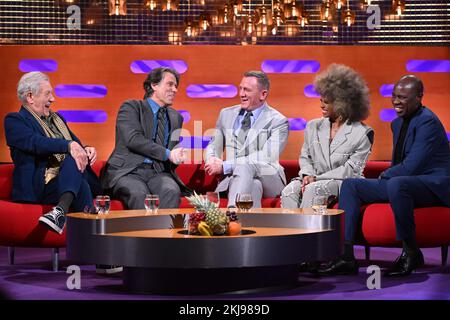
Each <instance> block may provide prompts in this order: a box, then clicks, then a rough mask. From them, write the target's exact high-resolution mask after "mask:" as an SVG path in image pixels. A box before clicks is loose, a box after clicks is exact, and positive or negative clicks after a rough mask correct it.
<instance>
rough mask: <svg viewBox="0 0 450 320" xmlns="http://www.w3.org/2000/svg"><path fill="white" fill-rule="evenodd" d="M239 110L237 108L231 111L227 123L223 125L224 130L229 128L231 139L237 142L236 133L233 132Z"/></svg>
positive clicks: (238, 107) (239, 108)
mask: <svg viewBox="0 0 450 320" xmlns="http://www.w3.org/2000/svg"><path fill="white" fill-rule="evenodd" d="M240 110H241V107H240V106H237V107H236V108H234V109H232V110H231V112H230V116H229V117H228V119H226V120H225V121H226V122H228V121H229V123H225V128H231V129H232V130H231V131H232V135H233V139H234V140H235V141H236V142H237V133H239V131H238V132H234V124H235V123H236V120H237V117H238V116H239V111H240Z"/></svg>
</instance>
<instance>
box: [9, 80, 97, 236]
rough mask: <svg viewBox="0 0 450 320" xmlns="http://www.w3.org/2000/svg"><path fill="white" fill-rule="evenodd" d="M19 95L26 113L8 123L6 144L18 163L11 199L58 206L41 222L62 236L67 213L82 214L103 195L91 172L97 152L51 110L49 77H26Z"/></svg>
mask: <svg viewBox="0 0 450 320" xmlns="http://www.w3.org/2000/svg"><path fill="white" fill-rule="evenodd" d="M17 95H18V97H19V100H20V101H21V103H22V107H21V108H20V110H19V112H13V113H9V114H8V115H6V117H5V134H6V142H7V144H8V146H9V148H10V151H11V158H12V160H13V162H14V175H13V190H12V199H13V200H14V201H17V202H27V203H41V204H56V206H54V207H53V209H52V210H51V211H50V212H48V213H46V214H44V215H43V216H41V217H40V218H39V221H40V222H41V223H43V224H45V225H46V226H47V227H48V228H49V229H50V230H52V231H55V232H57V233H59V234H61V233H63V230H64V226H65V223H66V217H65V215H66V213H67V212H68V211H69V208H70V207H73V209H74V210H75V211H83V209H84V208H85V206H91V205H92V199H93V198H92V197H93V193H94V194H98V193H101V188H100V184H99V182H98V179H97V177H96V175H95V173H94V172H93V171H92V169H91V168H90V166H91V165H92V164H93V163H94V162H95V160H96V159H97V151H96V150H95V148H94V147H90V146H83V145H82V144H81V142H80V140H79V139H78V138H77V137H76V136H75V134H73V132H72V131H70V129H69V127H68V126H67V123H66V121H65V119H64V118H63V117H62V116H61V115H60V114H58V113H55V112H53V111H52V110H51V109H50V106H51V104H52V103H53V102H54V101H55V98H54V96H53V89H52V86H51V84H50V80H49V78H48V76H47V75H45V74H43V73H41V72H29V73H26V74H24V75H23V76H22V78H21V79H20V81H19V83H18V86H17Z"/></svg>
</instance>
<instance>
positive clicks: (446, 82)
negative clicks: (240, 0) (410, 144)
mask: <svg viewBox="0 0 450 320" xmlns="http://www.w3.org/2000/svg"><path fill="white" fill-rule="evenodd" d="M449 58H450V50H449V48H446V47H395V46H389V47H388V46H383V47H374V46H370V47H369V46H329V47H328V46H317V47H315V46H119V45H117V46H116V45H115V46H2V47H0V67H1V70H2V71H3V79H2V80H3V81H2V86H1V87H0V103H1V107H0V116H1V118H2V119H3V118H4V116H5V115H6V114H7V113H8V112H12V111H16V110H18V108H19V102H18V100H17V97H16V85H17V82H18V80H19V78H20V76H21V75H22V73H21V71H20V70H19V68H18V65H19V62H20V60H22V59H54V60H56V61H58V70H57V71H56V72H53V73H49V76H50V78H51V82H52V84H53V87H55V86H56V85H58V84H103V85H105V86H106V87H107V88H108V94H107V95H106V97H104V98H102V99H79V98H78V99H74V98H57V100H56V103H55V104H54V105H53V109H54V110H68V109H81V110H89V109H104V110H105V111H106V112H107V114H108V120H107V121H106V122H104V123H101V124H100V123H94V124H93V123H71V124H70V127H71V129H72V130H73V131H74V132H75V133H76V134H77V135H78V137H79V138H80V139H81V141H82V142H83V143H84V144H89V145H94V146H96V147H97V149H98V151H99V159H102V160H105V159H107V158H108V156H109V154H110V153H111V151H112V149H113V147H114V134H115V130H114V127H115V119H116V114H117V111H118V109H119V107H120V105H121V104H122V102H123V101H125V100H127V99H140V98H142V96H143V89H142V82H143V81H144V79H145V77H146V75H145V74H133V73H132V72H131V71H130V63H131V62H132V61H133V60H141V59H147V60H151V59H161V60H168V59H176V60H184V61H186V63H187V64H188V70H187V71H186V73H184V74H182V76H181V84H180V87H179V93H178V95H177V98H176V100H175V105H174V107H175V108H176V109H179V110H188V111H189V112H190V114H191V120H190V121H189V123H186V124H185V126H184V128H185V129H187V130H189V132H190V133H191V135H196V136H198V135H200V134H202V133H203V132H204V131H206V130H207V129H209V128H213V127H214V126H215V122H216V118H217V116H218V114H219V111H220V109H221V108H223V107H226V106H230V105H233V104H237V103H239V97H235V98H233V99H192V98H189V97H187V95H186V88H187V86H188V85H190V84H202V83H209V84H220V83H222V84H234V85H236V86H238V85H239V82H240V80H241V77H242V74H243V73H244V72H245V71H247V70H252V69H255V70H259V69H260V68H261V63H262V61H263V60H266V59H305V60H318V61H319V62H320V63H321V68H320V71H322V70H324V69H325V68H326V67H327V66H328V65H329V64H330V63H333V62H336V63H344V64H347V65H349V66H351V67H353V68H355V69H356V70H358V71H359V72H360V73H361V74H362V75H363V76H364V78H365V79H366V81H367V82H368V84H369V87H370V90H371V106H372V113H371V116H370V118H369V119H368V120H367V124H369V125H370V126H372V127H373V128H374V129H375V144H374V148H373V153H372V155H371V157H370V159H371V160H386V159H390V158H391V148H392V147H391V144H392V141H391V133H390V124H389V123H388V122H382V121H381V120H380V119H379V112H380V110H381V109H383V108H390V107H391V104H390V99H389V98H384V97H382V96H381V95H380V94H379V87H380V86H381V85H382V84H387V83H394V82H395V81H396V80H397V79H398V78H399V77H400V76H402V75H404V74H406V73H407V71H406V69H405V64H406V62H407V60H409V59H449ZM320 71H319V72H320ZM417 75H419V76H420V77H421V78H422V79H423V81H424V83H425V97H424V101H423V102H424V104H425V105H427V106H429V107H430V108H431V109H432V110H433V111H434V112H435V113H436V114H437V115H438V116H439V117H440V119H441V121H442V122H443V124H444V126H445V128H446V130H447V131H450V115H449V112H448V111H447V108H448V107H447V104H448V101H449V100H450V92H449V91H448V88H449V87H450V76H449V74H448V73H420V74H417ZM269 77H270V79H271V82H272V87H271V92H270V96H269V100H268V101H269V103H270V104H271V105H272V106H274V107H276V108H277V109H279V110H280V111H281V112H282V113H283V114H285V115H286V116H287V117H302V118H305V119H306V120H311V119H313V118H316V117H319V116H320V109H319V102H318V99H316V98H306V97H305V96H304V95H303V88H304V87H305V86H306V85H307V84H311V83H312V82H313V79H314V77H315V74H270V75H269ZM196 121H198V122H196ZM194 122H196V123H197V126H196V127H195V128H194ZM302 143H303V132H302V131H292V132H291V133H290V136H289V141H288V146H287V147H286V149H285V151H284V153H283V154H282V158H283V159H297V158H298V155H299V152H300V147H301V145H302ZM199 155H201V152H197V156H199ZM0 161H2V162H9V161H11V159H10V157H9V152H8V149H7V147H6V142H5V137H4V129H3V125H2V126H1V130H0Z"/></svg>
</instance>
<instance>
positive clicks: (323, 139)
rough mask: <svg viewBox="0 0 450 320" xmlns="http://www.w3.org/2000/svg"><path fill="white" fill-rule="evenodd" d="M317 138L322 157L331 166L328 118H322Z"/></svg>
mask: <svg viewBox="0 0 450 320" xmlns="http://www.w3.org/2000/svg"><path fill="white" fill-rule="evenodd" d="M317 137H318V139H319V146H320V149H321V150H322V154H323V158H324V159H326V162H327V164H328V166H329V167H330V168H331V163H330V121H329V120H328V118H323V119H322V122H321V123H320V126H319V131H318V132H317Z"/></svg>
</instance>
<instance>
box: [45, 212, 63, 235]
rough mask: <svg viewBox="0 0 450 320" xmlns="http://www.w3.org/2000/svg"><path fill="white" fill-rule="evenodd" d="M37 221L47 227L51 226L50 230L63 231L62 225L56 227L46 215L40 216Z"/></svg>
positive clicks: (60, 232)
mask: <svg viewBox="0 0 450 320" xmlns="http://www.w3.org/2000/svg"><path fill="white" fill-rule="evenodd" d="M39 221H40V222H42V223H45V224H46V225H47V226H48V227H50V228H51V230H53V231H55V232H57V233H59V234H62V233H63V230H64V227H62V228H60V227H58V226H57V225H56V224H54V223H53V222H52V221H50V220H49V219H47V218H46V217H44V216H42V217H40V218H39Z"/></svg>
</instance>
